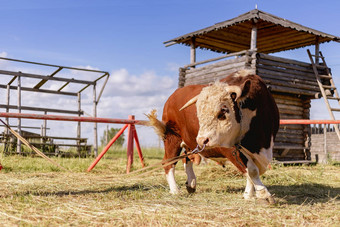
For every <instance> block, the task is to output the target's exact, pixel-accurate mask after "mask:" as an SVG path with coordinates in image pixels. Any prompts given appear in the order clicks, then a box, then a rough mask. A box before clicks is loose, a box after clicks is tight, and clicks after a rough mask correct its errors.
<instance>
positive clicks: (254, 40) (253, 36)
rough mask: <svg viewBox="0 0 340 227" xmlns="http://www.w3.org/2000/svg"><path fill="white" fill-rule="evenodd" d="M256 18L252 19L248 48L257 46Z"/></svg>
mask: <svg viewBox="0 0 340 227" xmlns="http://www.w3.org/2000/svg"><path fill="white" fill-rule="evenodd" d="M256 43H257V20H253V27H252V29H251V40H250V49H251V50H253V49H256V47H257V44H256Z"/></svg>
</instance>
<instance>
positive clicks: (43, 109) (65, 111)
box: [0, 104, 84, 115]
mask: <svg viewBox="0 0 340 227" xmlns="http://www.w3.org/2000/svg"><path fill="white" fill-rule="evenodd" d="M0 108H6V109H7V108H8V109H14V110H16V109H18V108H19V107H18V106H15V105H3V104H0ZM20 109H21V110H30V111H42V112H45V111H47V112H52V113H65V114H78V115H80V114H84V111H74V110H61V109H51V108H40V107H30V106H20ZM19 113H20V112H19Z"/></svg>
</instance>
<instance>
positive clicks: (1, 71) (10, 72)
mask: <svg viewBox="0 0 340 227" xmlns="http://www.w3.org/2000/svg"><path fill="white" fill-rule="evenodd" d="M0 74H4V75H12V76H21V77H28V78H35V79H45V80H54V81H64V82H71V83H79V84H91V85H94V84H95V82H93V81H86V80H77V79H68V78H62V77H49V76H43V75H37V74H32V73H21V72H12V71H7V70H0Z"/></svg>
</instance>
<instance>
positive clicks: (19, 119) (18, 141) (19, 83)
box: [17, 72, 21, 154]
mask: <svg viewBox="0 0 340 227" xmlns="http://www.w3.org/2000/svg"><path fill="white" fill-rule="evenodd" d="M19 73H21V72H19ZM17 79H18V88H17V90H18V113H21V76H20V75H19V76H18V77H17ZM18 134H19V135H21V118H18ZM17 153H18V154H21V140H19V139H17Z"/></svg>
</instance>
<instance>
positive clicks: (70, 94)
mask: <svg viewBox="0 0 340 227" xmlns="http://www.w3.org/2000/svg"><path fill="white" fill-rule="evenodd" d="M0 88H7V85H3V84H0ZM9 88H10V89H11V90H17V88H18V87H17V86H10V87H9ZM21 90H22V91H33V92H41V93H50V94H58V95H69V96H77V93H75V92H64V91H54V90H47V89H34V88H29V87H21Z"/></svg>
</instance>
